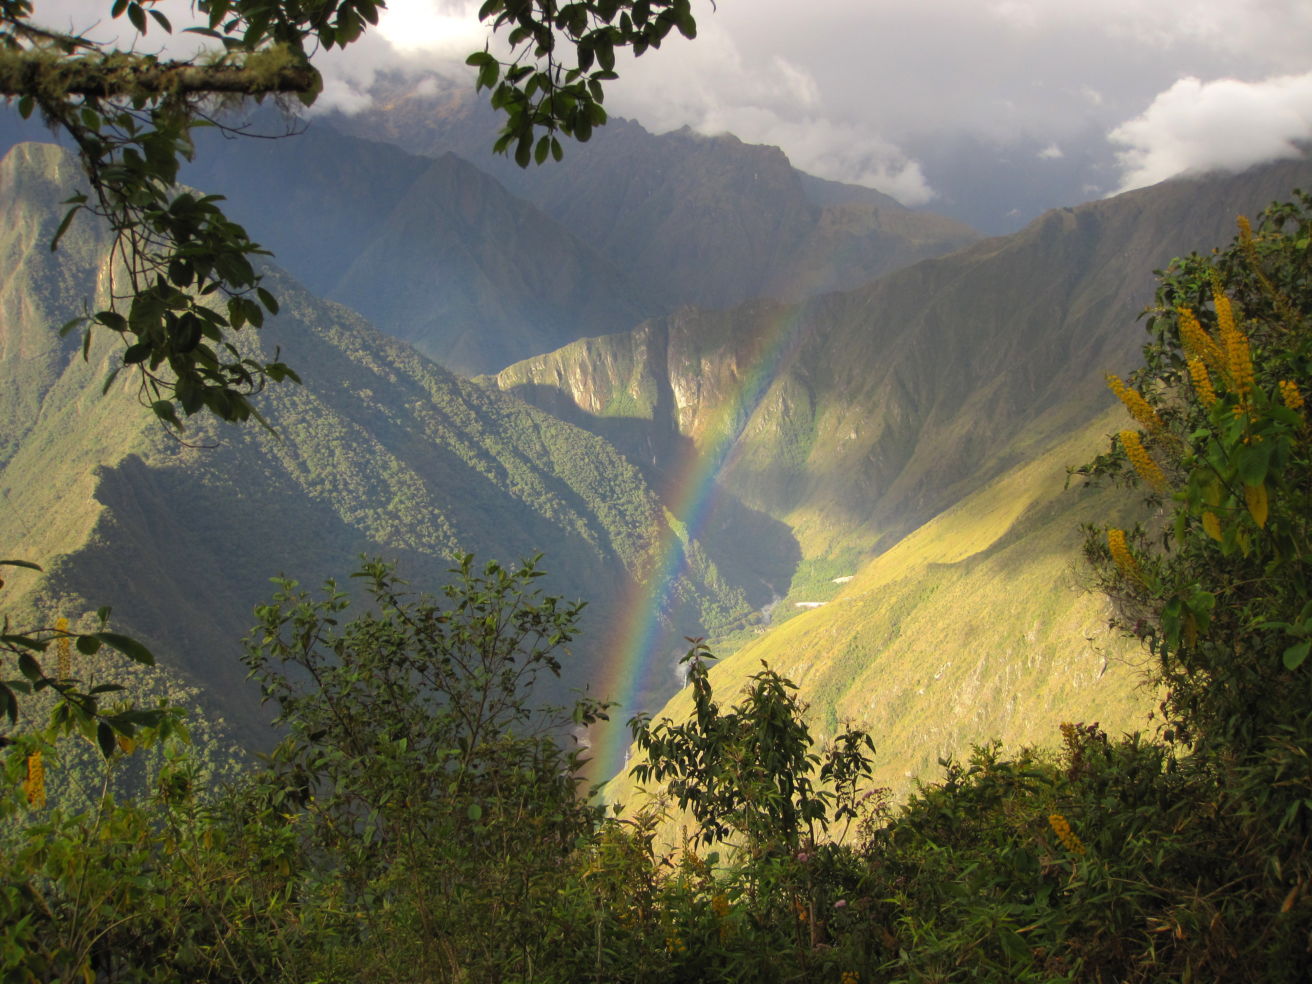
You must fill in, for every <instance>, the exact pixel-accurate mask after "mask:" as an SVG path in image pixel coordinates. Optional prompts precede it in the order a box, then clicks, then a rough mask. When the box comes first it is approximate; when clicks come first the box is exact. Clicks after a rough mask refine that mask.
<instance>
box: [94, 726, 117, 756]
mask: <svg viewBox="0 0 1312 984" xmlns="http://www.w3.org/2000/svg"><path fill="white" fill-rule="evenodd" d="M96 743H97V744H98V745H100V754H101V755H103V756H105V758H109V757H110V756H111V755H113V754H114V749H115V748H117V747H118V743H117V742H116V741H115V740H114V729H113V728H111V727H110V726H109V725H108V724H106V723H105V722H104V721H101V722H100V723H99V724H98V725H96Z"/></svg>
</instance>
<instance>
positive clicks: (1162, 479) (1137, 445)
mask: <svg viewBox="0 0 1312 984" xmlns="http://www.w3.org/2000/svg"><path fill="white" fill-rule="evenodd" d="M1120 438H1121V447H1123V448H1124V449H1125V456H1126V457H1127V458H1129V459H1130V464H1132V465H1133V466H1134V470H1135V471H1136V472H1137V473H1138V475H1139V477H1140V478H1142V479H1143V480H1144V481H1145V482H1147V483H1148V484H1149V485H1151V486H1152V487H1153V488H1154V489H1156V490H1157V491H1158V492H1165V491H1166V489H1167V482H1166V473H1165V472H1163V471H1162V469H1161V466H1160V465H1158V464H1157V462H1156V461H1154V460H1153V456H1152V455H1150V454H1149V453H1148V450H1147V449H1146V448H1145V447H1144V446H1143V441H1142V440H1140V438H1139V435H1138V433H1137V432H1135V431H1132V430H1123V431H1121V434H1120Z"/></svg>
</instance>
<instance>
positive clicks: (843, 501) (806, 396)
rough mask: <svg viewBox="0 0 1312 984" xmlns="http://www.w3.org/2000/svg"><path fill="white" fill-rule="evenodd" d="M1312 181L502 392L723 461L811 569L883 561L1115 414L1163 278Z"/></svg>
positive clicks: (1232, 180) (1130, 215)
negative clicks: (886, 548)
mask: <svg viewBox="0 0 1312 984" xmlns="http://www.w3.org/2000/svg"><path fill="white" fill-rule="evenodd" d="M1309 179H1312V165H1309V164H1308V163H1307V162H1304V161H1299V162H1285V163H1281V164H1276V165H1271V166H1268V167H1265V168H1262V169H1258V170H1255V171H1253V172H1250V173H1247V174H1244V175H1236V176H1218V177H1210V178H1200V179H1193V180H1182V181H1176V182H1171V183H1168V184H1166V185H1162V186H1158V187H1156V188H1152V189H1145V190H1143V191H1139V192H1133V193H1130V194H1127V195H1123V196H1120V197H1118V198H1115V199H1110V200H1106V201H1100V202H1094V203H1091V204H1089V205H1085V206H1082V207H1080V208H1077V209H1061V210H1057V211H1053V212H1050V213H1048V214H1046V215H1044V216H1043V217H1041V218H1040V219H1038V220H1036V221H1035V222H1034V223H1033V224H1031V225H1030V226H1029V227H1027V228H1026V229H1025V230H1023V231H1022V232H1020V233H1017V234H1015V235H1013V236H1008V237H1002V238H998V239H992V240H987V241H984V242H981V243H979V244H977V245H974V246H971V247H968V248H966V249H964V250H962V251H960V252H958V253H955V254H952V255H950V256H947V257H942V258H939V259H934V260H928V261H925V262H922V263H919V264H916V265H915V266H913V267H910V268H908V269H905V270H900V271H897V272H894V273H892V274H889V275H887V276H885V277H882V278H880V279H878V280H876V281H874V282H872V283H870V284H868V285H866V286H864V287H862V288H860V289H858V290H854V291H849V292H844V293H834V294H829V295H824V296H821V297H817V298H813V299H811V300H808V301H806V302H803V303H800V304H793V305H786V304H772V303H766V302H755V303H751V304H747V305H743V306H740V307H737V308H734V309H732V310H729V311H697V310H690V309H689V310H683V311H680V312H677V313H675V314H672V315H670V316H668V317H665V318H662V319H657V320H654V321H650V322H648V323H646V324H644V325H643V326H642V327H640V328H639V329H637V330H636V331H634V332H632V333H628V334H624V335H617V336H609V337H606V338H597V339H589V340H584V341H580V342H576V343H574V344H572V345H570V346H567V347H565V348H563V349H561V350H559V351H558V352H554V353H551V354H550V355H547V356H542V357H539V358H537V359H532V360H528V361H526V362H524V363H520V364H517V365H514V366H511V367H509V368H507V369H506V370H504V371H503V372H502V373H500V374H499V375H498V376H497V377H496V385H497V386H499V387H501V388H503V389H506V390H509V391H513V392H516V393H519V394H520V395H522V396H524V397H525V398H526V399H529V400H531V401H533V402H536V403H538V404H539V405H542V406H548V407H550V408H551V409H552V411H553V412H555V413H559V414H563V415H566V416H568V417H569V419H572V420H574V421H575V422H577V423H579V424H581V425H583V426H586V427H588V428H590V429H593V430H595V431H597V432H598V433H605V434H607V435H609V436H610V437H611V439H612V440H613V441H614V442H615V443H616V444H617V446H619V447H621V448H622V449H623V450H624V451H625V452H626V453H627V454H629V455H630V456H631V457H632V458H633V460H635V461H643V462H647V463H648V467H649V468H655V469H656V470H658V471H659V470H661V469H670V468H677V467H680V466H679V465H677V464H676V463H674V462H672V461H670V460H669V459H663V458H662V455H663V454H675V455H677V454H699V455H708V454H709V455H716V456H720V457H722V459H723V463H722V467H721V468H720V473H719V480H720V482H721V483H722V484H723V486H724V487H725V488H726V489H729V490H731V491H732V492H733V493H734V494H735V495H737V496H738V497H739V498H740V499H741V500H742V501H743V503H745V504H746V505H748V506H750V507H752V508H754V509H758V510H760V511H762V512H765V513H766V514H768V515H771V516H774V517H776V518H779V519H781V520H783V521H785V522H786V523H787V524H788V525H789V526H791V527H792V528H793V529H794V530H795V531H796V533H797V535H798V537H799V540H800V541H801V543H802V547H803V552H804V554H805V555H807V556H824V555H830V554H835V553H839V552H851V551H857V552H864V551H869V550H873V549H877V547H876V544H878V543H879V542H880V540H881V538H887V537H890V536H892V535H895V534H897V533H899V532H903V531H905V530H907V529H910V528H912V527H913V526H915V525H918V524H919V523H921V522H923V521H925V520H926V519H928V518H929V517H930V516H932V515H934V514H935V513H937V512H939V511H941V510H942V509H944V508H946V507H947V506H948V505H950V504H952V503H953V502H955V501H957V500H958V499H960V498H961V497H962V496H963V495H964V494H965V493H966V492H967V491H969V490H970V489H972V488H975V487H978V486H979V485H980V484H981V483H982V482H985V481H987V480H989V479H990V478H992V477H994V476H996V475H998V474H1000V473H1001V471H1002V470H1003V469H1005V468H1007V467H1010V466H1011V465H1014V464H1015V463H1016V462H1017V461H1019V460H1022V459H1023V458H1024V457H1026V456H1027V455H1030V454H1033V453H1036V452H1037V451H1038V450H1040V449H1041V448H1042V447H1045V446H1047V445H1049V444H1050V443H1051V442H1052V441H1054V440H1056V439H1058V438H1060V437H1061V436H1062V435H1064V434H1065V433H1068V432H1069V431H1070V430H1072V429H1073V428H1074V427H1076V426H1079V425H1080V424H1082V423H1083V422H1085V421H1087V420H1088V419H1090V418H1091V417H1092V416H1093V415H1094V414H1095V413H1096V412H1098V411H1099V410H1100V409H1101V408H1103V407H1104V406H1106V405H1107V403H1108V400H1109V397H1108V396H1107V394H1106V389H1105V385H1104V383H1103V379H1102V376H1103V373H1104V372H1109V371H1110V372H1124V371H1126V370H1128V368H1130V367H1131V366H1132V365H1133V364H1134V362H1135V361H1136V359H1137V352H1138V348H1139V346H1140V344H1141V343H1142V336H1141V332H1140V330H1139V329H1138V327H1137V326H1136V319H1137V316H1138V314H1139V313H1140V311H1141V310H1142V309H1143V307H1144V305H1145V304H1146V303H1147V302H1148V301H1149V300H1150V298H1151V292H1152V288H1153V276H1152V271H1153V269H1154V268H1158V267H1161V266H1164V265H1165V264H1166V263H1167V262H1169V260H1170V259H1171V257H1172V256H1174V255H1177V254H1179V253H1181V252H1185V251H1188V250H1190V249H1192V248H1195V247H1198V246H1200V245H1202V244H1208V243H1218V242H1222V241H1226V240H1228V239H1229V238H1230V237H1231V236H1232V234H1233V217H1234V216H1235V215H1236V214H1237V213H1240V212H1244V213H1248V214H1252V213H1254V212H1256V211H1257V210H1259V209H1260V208H1261V207H1263V206H1264V205H1265V204H1267V203H1268V202H1269V201H1271V200H1272V199H1274V198H1278V197H1280V196H1282V195H1285V194H1287V193H1288V191H1289V190H1290V189H1291V188H1293V187H1296V186H1299V185H1301V184H1306V183H1307V181H1308V180H1309Z"/></svg>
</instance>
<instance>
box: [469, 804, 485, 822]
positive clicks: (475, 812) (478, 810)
mask: <svg viewBox="0 0 1312 984" xmlns="http://www.w3.org/2000/svg"><path fill="white" fill-rule="evenodd" d="M466 814H467V815H468V817H469V819H470V821H471V822H473V823H478V821H480V820H482V819H483V808H482V807H481V806H479V805H478V804H477V803H470V804H469V809H468V810H467V811H466Z"/></svg>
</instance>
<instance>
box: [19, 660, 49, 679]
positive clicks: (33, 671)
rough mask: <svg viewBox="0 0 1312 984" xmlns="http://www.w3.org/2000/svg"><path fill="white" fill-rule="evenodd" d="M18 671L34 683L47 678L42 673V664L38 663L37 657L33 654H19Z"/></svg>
mask: <svg viewBox="0 0 1312 984" xmlns="http://www.w3.org/2000/svg"><path fill="white" fill-rule="evenodd" d="M18 671H19V672H20V673H22V674H23V676H25V677H27V678H28V679H29V680H31V681H32V682H33V683H35V682H36V681H37V680H42V679H44V678H45V674H44V673H42V672H41V664H40V663H38V662H37V661H36V657H35V656H33V655H32V654H31V653H19V654H18Z"/></svg>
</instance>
